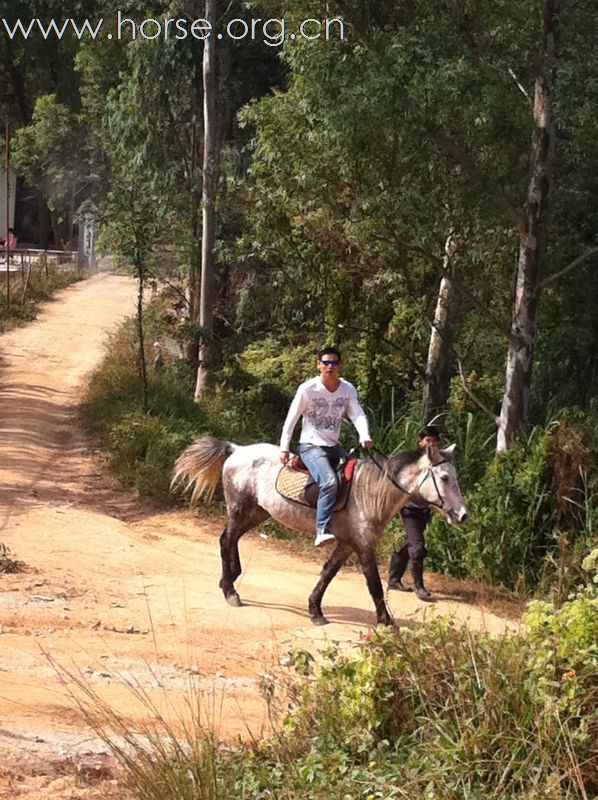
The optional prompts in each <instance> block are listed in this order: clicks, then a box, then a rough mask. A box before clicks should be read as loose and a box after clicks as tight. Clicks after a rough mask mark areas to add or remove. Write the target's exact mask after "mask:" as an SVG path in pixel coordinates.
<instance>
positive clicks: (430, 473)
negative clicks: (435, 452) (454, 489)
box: [417, 458, 450, 508]
mask: <svg viewBox="0 0 598 800" xmlns="http://www.w3.org/2000/svg"><path fill="white" fill-rule="evenodd" d="M449 463H450V462H449V460H448V458H444V459H443V460H442V461H437V462H436V463H435V464H430V466H429V467H428V469H427V470H426V474H425V475H424V477H423V478H422V479H421V481H420V483H419V486H418V487H417V488H418V490H419V489H421V488H422V486H423V485H424V483H425V482H426V481H427V480H428V478H432V483H433V484H434V489H436V494H437V495H438V500H439V501H440V502H439V503H433V502H432V501H431V500H428V502H429V504H430V505H431V506H435V507H436V508H444V500H443V499H442V495H441V494H440V490H439V488H438V483H437V482H436V475H435V474H434V467H439V466H440V465H441V464H449Z"/></svg>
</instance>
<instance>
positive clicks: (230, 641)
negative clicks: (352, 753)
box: [0, 274, 513, 800]
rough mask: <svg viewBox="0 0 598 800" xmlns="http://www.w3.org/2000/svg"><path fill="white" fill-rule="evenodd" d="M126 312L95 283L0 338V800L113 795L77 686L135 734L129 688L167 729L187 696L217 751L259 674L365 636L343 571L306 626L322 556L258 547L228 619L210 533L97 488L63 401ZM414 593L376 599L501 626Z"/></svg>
mask: <svg viewBox="0 0 598 800" xmlns="http://www.w3.org/2000/svg"><path fill="white" fill-rule="evenodd" d="M134 301H135V286H134V283H133V281H132V280H130V279H128V278H126V277H119V276H115V275H110V274H98V275H96V276H94V277H92V278H90V279H88V280H86V281H84V282H82V283H79V284H77V285H74V286H72V287H70V288H68V289H67V290H65V291H63V292H61V293H60V295H59V296H58V297H57V299H56V300H55V301H54V302H52V303H49V304H47V305H46V306H45V308H44V309H43V311H42V313H41V314H40V316H39V318H38V319H37V321H36V322H35V323H33V324H32V325H30V326H29V327H27V328H22V329H19V330H15V331H13V332H11V333H9V334H7V335H5V336H3V337H2V338H1V339H0V467H1V473H0V474H1V481H0V543H3V544H4V545H6V546H8V547H9V548H10V550H11V555H12V556H13V557H15V558H18V559H20V560H22V561H23V562H24V563H25V565H26V571H25V572H22V573H19V574H15V575H6V574H0V756H1V760H0V798H8V797H11V798H12V797H25V798H29V800H33V798H36V800H37V799H38V798H39V800H42V799H43V798H48V800H50V798H51V799H52V800H66V799H67V798H69V799H70V800H74V798H92V797H93V798H106V797H111V796H114V797H121V796H123V795H122V790H121V789H120V788H119V786H118V784H117V782H116V780H115V774H114V764H113V762H112V760H111V758H110V756H109V754H108V752H107V750H106V748H105V746H104V745H103V744H102V742H101V741H100V740H99V739H98V738H97V737H96V736H95V735H94V733H93V731H92V730H91V729H90V728H89V726H88V725H87V722H86V720H85V716H84V714H83V713H82V711H81V709H80V708H78V706H77V703H76V702H75V701H74V700H73V693H75V694H77V695H78V696H81V692H80V691H79V690H78V688H77V687H78V686H87V687H89V688H90V689H91V690H93V692H95V693H96V695H97V696H98V697H99V698H101V699H102V700H103V701H105V702H106V703H108V704H109V705H110V706H111V707H112V708H114V709H116V710H118V712H119V713H120V714H121V715H122V716H123V717H125V718H126V719H128V720H130V723H131V725H132V726H136V725H138V724H140V723H141V721H142V720H144V719H147V717H148V714H149V712H148V709H147V701H146V702H145V703H140V702H139V699H138V697H137V696H136V695H138V694H139V691H143V692H144V693H145V694H146V696H147V698H148V700H149V701H151V702H153V703H154V704H155V706H156V708H157V709H159V710H160V712H161V713H163V714H164V715H165V716H167V717H169V716H172V715H174V716H176V714H177V713H178V711H180V709H182V708H183V707H184V705H185V701H186V699H187V698H188V697H189V685H190V683H192V684H193V685H194V686H196V687H199V688H200V689H201V690H202V691H203V692H205V697H206V706H205V714H206V723H207V724H208V725H210V726H211V727H213V728H214V729H215V731H216V733H217V734H218V735H219V736H221V737H223V738H229V739H230V738H235V737H237V736H241V737H247V736H249V735H251V736H256V737H259V736H260V735H261V734H262V732H264V731H267V729H268V726H267V716H266V709H265V705H264V701H263V700H262V698H261V695H260V692H259V683H260V680H261V676H262V675H263V674H265V673H270V674H276V672H277V671H280V670H281V669H282V667H281V664H283V663H284V661H285V656H286V655H287V653H288V651H289V650H290V649H292V648H299V647H302V648H307V649H309V650H310V651H312V652H317V651H318V649H321V647H322V646H325V645H326V644H327V643H329V642H331V641H336V642H342V643H347V644H348V645H350V644H351V643H353V642H357V641H359V639H360V638H361V637H363V635H364V634H366V633H367V632H368V631H369V630H370V629H371V626H372V625H373V623H374V613H373V609H372V605H371V601H370V598H369V595H368V593H367V589H366V587H365V583H364V580H363V578H362V577H361V575H359V574H358V573H357V572H355V571H351V570H348V571H346V572H343V573H342V574H341V575H339V576H338V577H337V579H336V580H335V581H334V582H333V583H332V584H331V587H330V589H329V591H328V593H327V596H326V598H325V603H324V608H325V613H326V616H327V617H328V618H329V619H330V620H331V624H330V625H329V626H327V627H325V628H314V627H313V626H312V625H311V624H310V622H309V618H308V616H307V612H306V601H307V596H308V594H309V592H310V591H311V589H312V587H313V585H314V584H315V582H316V580H317V574H318V571H319V561H320V560H321V559H322V558H323V554H320V553H317V554H314V556H313V557H311V558H310V556H309V555H306V556H302V555H297V553H294V552H293V551H292V550H290V549H289V548H288V547H285V546H284V545H281V544H280V543H277V542H274V541H273V540H271V539H268V538H263V535H262V536H260V535H259V534H250V535H248V536H246V537H245V539H244V540H243V541H242V543H241V557H242V559H243V563H244V566H245V571H244V573H243V575H242V577H241V579H240V580H239V582H238V584H237V585H238V588H239V591H240V594H241V596H242V598H243V600H244V602H245V605H244V607H243V608H240V609H235V608H231V607H229V606H228V605H226V603H225V602H224V601H223V598H222V596H221V593H220V591H219V589H218V578H219V571H220V567H219V552H218V541H217V537H218V535H219V533H220V531H221V529H222V525H223V522H222V520H215V519H213V518H212V519H200V518H198V517H197V515H195V514H193V513H192V512H169V513H161V514H148V513H147V512H144V510H143V509H142V508H141V506H139V504H138V503H137V502H136V500H135V498H134V497H132V496H131V495H127V494H126V493H125V492H123V491H122V490H121V489H119V487H118V486H116V485H115V484H114V482H113V481H112V480H111V479H110V478H109V477H108V476H107V475H106V473H105V470H103V468H102V466H101V459H100V458H99V457H98V454H97V453H94V451H93V449H92V448H91V447H90V444H89V442H88V441H87V440H86V438H85V435H84V434H83V432H82V430H81V428H80V426H79V424H78V414H77V411H78V403H79V401H80V397H81V392H82V390H83V388H84V386H85V381H86V376H87V375H88V374H89V372H90V370H91V369H92V368H93V367H94V365H95V364H96V363H97V362H98V361H99V360H100V359H101V357H102V353H103V352H104V347H105V346H106V341H107V335H108V333H109V331H110V330H111V329H112V328H113V327H114V325H116V324H117V323H118V321H119V320H121V319H122V318H123V317H125V316H128V315H130V314H132V313H133V311H134ZM430 583H431V585H432V587H433V588H435V589H436V592H437V596H438V602H436V603H435V604H433V605H431V604H423V603H421V602H419V601H418V600H417V599H416V598H415V597H414V596H413V595H405V594H398V593H392V594H391V595H390V597H389V604H390V608H391V610H392V612H393V614H394V615H395V618H396V619H397V621H398V622H399V623H406V622H407V623H411V624H416V623H417V622H419V621H421V620H422V618H423V617H424V615H428V616H431V615H433V614H443V615H454V616H455V617H456V618H457V619H459V620H463V621H467V623H468V624H469V625H470V626H471V627H472V628H476V629H482V628H485V629H487V630H490V631H492V632H494V633H500V632H502V631H504V630H506V629H508V628H509V627H513V623H510V622H508V621H506V620H505V619H503V618H501V617H500V616H497V615H496V614H493V613H491V612H490V611H489V610H488V609H487V608H485V607H484V605H483V603H482V602H481V601H480V600H479V598H478V602H475V598H474V602H471V599H472V598H471V597H468V598H467V600H468V602H466V601H465V600H464V599H463V598H464V597H465V594H464V593H463V592H459V591H458V588H457V589H455V586H454V585H453V584H447V583H446V581H445V582H444V583H443V582H441V581H437V582H436V584H435V583H434V580H433V579H432V580H431V581H430Z"/></svg>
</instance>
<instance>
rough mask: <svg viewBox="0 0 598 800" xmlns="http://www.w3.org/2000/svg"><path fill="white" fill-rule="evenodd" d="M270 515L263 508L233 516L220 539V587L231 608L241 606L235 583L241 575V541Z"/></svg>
mask: <svg viewBox="0 0 598 800" xmlns="http://www.w3.org/2000/svg"><path fill="white" fill-rule="evenodd" d="M269 516H270V515H269V514H268V513H267V512H266V511H264V510H263V509H262V508H259V507H255V508H253V509H252V510H251V511H249V512H246V513H235V514H231V516H230V517H229V519H228V522H227V523H226V527H225V529H224V531H223V532H222V536H221V537H220V558H221V560H222V578H221V579H220V583H219V586H220V588H221V589H222V593H223V594H224V597H225V599H226V602H227V603H228V604H229V605H231V606H240V605H241V598H240V597H239V595H238V594H237V591H236V589H235V581H236V580H237V578H238V577H239V575H240V574H241V559H240V557H239V539H240V538H241V536H243V534H244V533H247V531H249V530H251V529H252V528H255V526H256V525H259V524H260V522H263V521H264V520H265V519H268V517H269Z"/></svg>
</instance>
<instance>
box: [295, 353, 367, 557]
mask: <svg viewBox="0 0 598 800" xmlns="http://www.w3.org/2000/svg"><path fill="white" fill-rule="evenodd" d="M340 368H341V354H340V351H339V350H338V349H337V348H336V347H325V348H324V349H323V350H320V351H319V352H318V369H319V371H320V375H319V376H316V377H315V378H310V380H308V381H305V383H302V384H301V386H300V387H299V388H298V389H297V393H296V395H295V398H294V399H293V402H292V403H291V406H290V408H289V412H288V414H287V418H286V420H285V423H284V426H283V429H282V436H281V439H280V460H281V462H282V463H283V464H287V462H288V460H289V447H290V442H291V436H292V435H293V431H294V429H295V425H296V424H297V420H298V419H299V417H302V425H301V436H300V438H299V455H300V456H301V460H302V461H303V463H304V465H305V466H306V467H307V469H308V470H309V473H310V475H311V476H312V478H313V479H314V481H315V482H316V484H317V486H318V490H319V494H318V505H317V508H316V541H315V546H316V547H318V546H319V545H321V544H323V543H324V542H327V541H330V540H331V539H334V534H333V533H332V531H331V530H330V527H329V526H330V521H331V520H332V514H333V512H334V505H335V503H336V496H337V491H338V481H337V477H336V469H337V467H338V464H339V461H340V460H341V458H343V457H344V456H346V453H345V451H344V449H343V448H342V447H341V445H340V444H339V436H340V431H341V422H342V417H343V414H345V413H346V414H347V416H348V417H349V419H350V420H351V422H352V423H353V425H354V426H355V428H356V429H357V433H358V434H359V440H360V443H361V446H362V447H364V448H365V449H366V450H369V449H370V448H371V447H372V442H371V440H370V432H369V426H368V420H367V417H366V415H365V412H364V410H363V408H362V407H361V405H360V404H359V399H358V397H357V390H356V389H355V387H354V386H353V385H352V384H351V383H349V381H346V380H344V378H340V377H339V372H340Z"/></svg>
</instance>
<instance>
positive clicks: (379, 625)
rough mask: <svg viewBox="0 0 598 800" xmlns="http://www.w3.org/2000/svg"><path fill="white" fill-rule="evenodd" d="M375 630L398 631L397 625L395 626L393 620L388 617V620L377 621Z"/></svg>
mask: <svg viewBox="0 0 598 800" xmlns="http://www.w3.org/2000/svg"><path fill="white" fill-rule="evenodd" d="M376 627H377V628H391V629H392V628H395V629H396V630H398V629H399V626H398V625H395V621H394V619H392V618H391V617H388V619H379V620H378V622H377V623H376Z"/></svg>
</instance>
